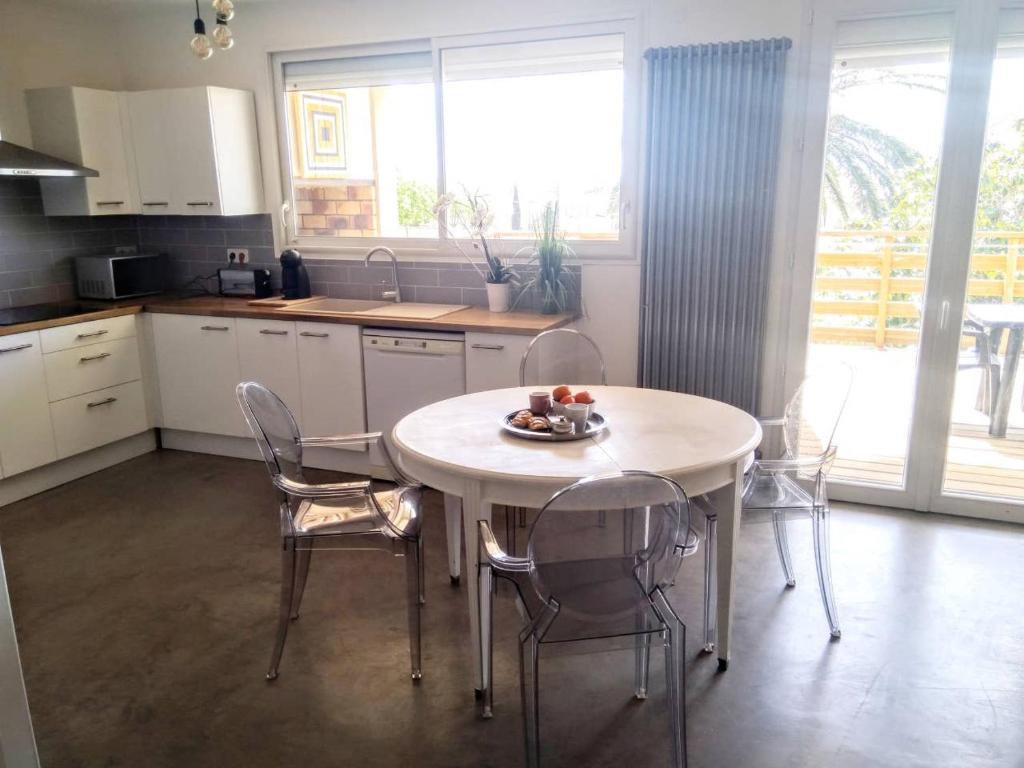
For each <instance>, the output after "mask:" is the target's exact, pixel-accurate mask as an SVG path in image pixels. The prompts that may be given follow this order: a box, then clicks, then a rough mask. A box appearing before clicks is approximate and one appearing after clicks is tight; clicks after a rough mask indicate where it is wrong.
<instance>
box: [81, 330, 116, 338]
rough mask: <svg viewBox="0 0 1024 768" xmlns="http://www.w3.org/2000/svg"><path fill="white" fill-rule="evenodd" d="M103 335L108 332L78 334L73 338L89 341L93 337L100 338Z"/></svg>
mask: <svg viewBox="0 0 1024 768" xmlns="http://www.w3.org/2000/svg"><path fill="white" fill-rule="evenodd" d="M105 333H110V331H93V332H92V333H80V334H78V335H77V336H75V338H76V339H91V338H93V337H94V336H102V335H103V334H105Z"/></svg>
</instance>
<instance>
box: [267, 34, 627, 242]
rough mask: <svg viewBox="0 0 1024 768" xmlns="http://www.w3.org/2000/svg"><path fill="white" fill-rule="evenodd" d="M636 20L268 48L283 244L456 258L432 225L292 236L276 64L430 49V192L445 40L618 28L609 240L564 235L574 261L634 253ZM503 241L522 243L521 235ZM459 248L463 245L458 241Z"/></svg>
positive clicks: (472, 42)
mask: <svg viewBox="0 0 1024 768" xmlns="http://www.w3.org/2000/svg"><path fill="white" fill-rule="evenodd" d="M637 26H638V25H637V23H636V20H635V19H633V18H627V19H612V20H608V21H597V22H587V23H579V24H566V25H557V26H547V27H536V28H530V29H519V30H504V31H495V32H484V33H479V34H467V35H448V36H437V37H431V38H419V39H411V40H401V41H392V42H381V43H369V44H365V45H345V46H337V47H330V48H314V49H306V50H294V51H282V52H276V53H272V54H271V56H270V60H271V69H272V80H273V82H272V87H273V89H274V93H273V103H274V109H275V113H276V114H275V123H276V128H277V149H278V161H279V165H280V182H281V193H282V194H281V200H282V206H281V211H280V212H279V213H280V217H281V218H280V224H281V228H282V233H283V236H284V242H285V245H286V247H297V248H300V249H301V250H303V251H306V252H309V253H310V254H311V255H315V256H316V257H318V258H332V257H334V258H351V257H352V256H355V255H362V254H364V253H365V252H366V251H367V250H369V249H371V248H374V247H377V246H388V247H390V248H392V249H394V250H395V251H396V253H398V255H399V258H400V259H402V258H404V259H407V260H416V259H420V260H423V259H430V260H442V261H443V260H456V259H457V260H461V259H463V258H464V257H462V256H461V254H460V252H459V249H458V247H457V245H456V242H455V241H453V240H451V239H449V238H446V237H445V236H444V235H443V233H442V232H440V231H439V232H438V236H437V238H406V237H323V236H321V237H298V236H297V235H296V234H295V211H294V201H293V200H292V189H293V178H292V168H291V149H290V145H289V126H288V110H287V106H286V99H285V98H283V94H285V90H284V66H285V64H288V63H292V62H298V61H317V60H323V59H335V58H348V57H356V56H373V55H383V54H398V53H426V52H429V53H430V55H431V62H432V77H433V85H434V120H435V140H436V150H435V151H436V158H437V190H438V194H439V195H440V194H441V191H442V190H444V189H445V181H446V179H445V137H444V97H443V89H444V81H443V77H442V64H441V63H442V55H443V52H444V51H445V50H448V49H453V48H467V47H483V46H488V45H501V44H504V43H525V42H534V41H542V40H561V39H566V38H572V37H590V36H595V35H610V34H618V35H622V39H623V57H622V75H623V88H622V145H621V147H620V152H621V162H620V169H619V174H620V179H619V237H618V239H616V240H572V241H570V245H571V246H572V248H573V250H574V251H575V252H576V255H577V257H578V258H579V259H580V260H581V261H589V260H598V261H609V260H619V261H621V260H629V261H633V260H635V259H636V257H637V254H638V253H639V248H638V242H639V238H638V229H639V216H638V211H639V206H638V205H637V196H638V193H639V173H640V129H641V125H640V122H641V120H640V116H641V87H640V84H641V76H642V57H641V51H640V50H639V40H638V30H637ZM506 242H510V243H516V244H518V245H520V246H525V245H528V244H529V243H530V240H529V239H528V238H523V239H522V240H518V239H517V240H508V241H506ZM459 245H462V247H463V248H465V247H466V245H468V243H466V242H464V241H460V242H459Z"/></svg>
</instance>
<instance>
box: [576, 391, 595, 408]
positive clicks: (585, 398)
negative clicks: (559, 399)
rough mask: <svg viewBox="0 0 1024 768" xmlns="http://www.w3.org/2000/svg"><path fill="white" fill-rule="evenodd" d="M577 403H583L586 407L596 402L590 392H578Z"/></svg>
mask: <svg viewBox="0 0 1024 768" xmlns="http://www.w3.org/2000/svg"><path fill="white" fill-rule="evenodd" d="M576 402H577V403H583V404H584V405H590V404H591V403H592V402H594V398H592V397H591V396H590V393H589V392H587V391H586V390H583V391H582V392H578V393H577V394H576Z"/></svg>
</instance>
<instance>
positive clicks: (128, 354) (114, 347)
mask: <svg viewBox="0 0 1024 768" xmlns="http://www.w3.org/2000/svg"><path fill="white" fill-rule="evenodd" d="M43 358H44V362H45V363H46V386H47V391H48V392H49V395H50V401H51V402H52V401H54V400H63V399H64V398H66V397H73V396H75V395H80V394H83V393H85V392H95V391H96V390H98V389H104V388H105V387H112V386H114V385H115V384H123V383H125V382H128V381H138V380H139V379H141V378H142V367H141V365H140V363H139V345H138V342H137V341H136V340H135V338H134V337H131V338H128V339H115V340H114V341H105V342H100V343H98V344H91V345H89V346H88V347H74V348H72V349H63V350H60V351H59V352H50V353H49V354H47V355H43Z"/></svg>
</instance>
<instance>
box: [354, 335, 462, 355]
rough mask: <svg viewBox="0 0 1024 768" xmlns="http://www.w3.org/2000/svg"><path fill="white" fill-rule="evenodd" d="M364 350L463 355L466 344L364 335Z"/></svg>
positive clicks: (455, 340)
mask: <svg viewBox="0 0 1024 768" xmlns="http://www.w3.org/2000/svg"><path fill="white" fill-rule="evenodd" d="M363 349H364V350H370V349H375V350H379V351H381V352H406V353H409V354H424V355H461V354H463V353H464V351H465V342H464V341H463V340H462V339H432V338H419V337H410V336H376V335H371V334H365V333H364V334H363Z"/></svg>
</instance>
